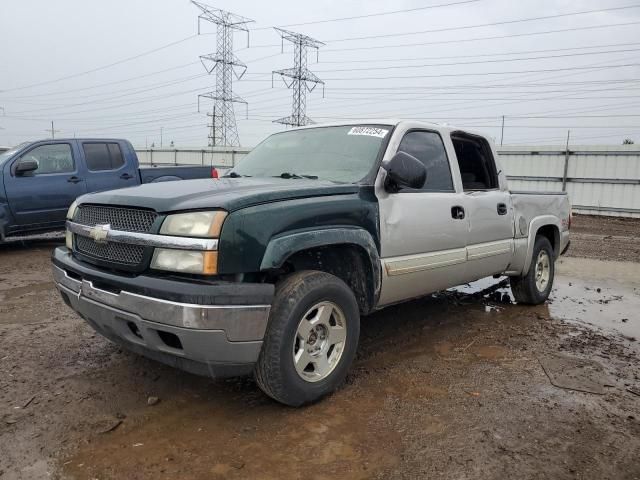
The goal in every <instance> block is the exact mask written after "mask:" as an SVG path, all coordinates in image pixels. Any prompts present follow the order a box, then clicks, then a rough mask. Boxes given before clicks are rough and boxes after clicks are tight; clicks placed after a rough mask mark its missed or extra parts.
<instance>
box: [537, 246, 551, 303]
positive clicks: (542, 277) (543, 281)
mask: <svg viewBox="0 0 640 480" xmlns="http://www.w3.org/2000/svg"><path fill="white" fill-rule="evenodd" d="M550 276H551V259H550V258H549V254H548V253H547V251H546V250H540V253H539V254H538V258H537V260H536V270H535V279H536V288H537V289H538V291H539V292H540V293H542V292H544V291H545V289H546V288H547V285H548V284H549V278H550Z"/></svg>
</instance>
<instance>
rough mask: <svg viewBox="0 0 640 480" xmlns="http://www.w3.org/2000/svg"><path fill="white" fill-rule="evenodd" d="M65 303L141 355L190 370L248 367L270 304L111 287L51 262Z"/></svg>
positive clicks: (232, 371)
mask: <svg viewBox="0 0 640 480" xmlns="http://www.w3.org/2000/svg"><path fill="white" fill-rule="evenodd" d="M53 276H54V281H55V284H56V287H57V288H58V290H59V291H60V293H61V295H62V298H63V299H64V301H65V303H67V305H69V306H70V307H71V308H72V309H73V310H75V311H76V312H77V313H78V314H79V315H80V316H82V317H83V318H84V319H85V320H86V321H87V323H89V324H90V325H91V326H92V327H93V328H94V329H95V330H96V331H97V332H98V333H100V334H101V335H103V336H105V337H107V338H108V339H110V340H112V341H113V342H115V343H118V344H120V345H122V346H123V347H125V348H127V349H129V350H132V351H134V352H136V353H139V354H141V355H144V356H147V357H150V358H152V359H155V360H158V361H161V362H163V363H166V364H169V365H171V366H174V367H177V368H181V369H183V370H187V371H190V372H192V373H196V374H200V375H206V376H213V377H222V376H231V375H241V374H247V373H250V372H251V370H252V368H253V364H254V363H255V362H256V361H257V359H258V356H259V354H260V350H261V348H262V340H263V337H264V332H265V330H266V326H267V320H268V318H269V310H270V305H268V304H261V305H197V304H190V303H180V302H174V301H169V300H165V299H162V298H156V297H150V296H145V295H140V294H138V293H133V292H129V291H126V290H116V289H114V290H113V291H109V290H106V289H103V288H99V287H98V286H96V283H97V282H94V281H91V280H88V279H85V278H82V277H81V276H80V275H77V274H76V273H75V272H73V271H72V270H69V271H67V270H65V269H64V268H61V267H59V266H58V265H55V264H54V265H53Z"/></svg>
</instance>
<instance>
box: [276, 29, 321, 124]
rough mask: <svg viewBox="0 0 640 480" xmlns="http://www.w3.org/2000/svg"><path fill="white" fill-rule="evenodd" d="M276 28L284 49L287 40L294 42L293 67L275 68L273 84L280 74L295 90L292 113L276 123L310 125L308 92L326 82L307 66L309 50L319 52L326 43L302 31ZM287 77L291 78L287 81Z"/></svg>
mask: <svg viewBox="0 0 640 480" xmlns="http://www.w3.org/2000/svg"><path fill="white" fill-rule="evenodd" d="M275 30H276V31H277V32H278V33H279V34H280V37H281V38H282V44H283V50H284V41H285V40H288V41H289V42H291V43H293V46H294V48H293V68H285V69H284V70H274V71H273V72H272V73H271V83H272V86H273V75H280V76H281V77H282V80H283V81H284V84H285V85H286V86H287V88H290V89H292V90H293V105H292V109H291V115H289V116H288V117H283V118H280V119H278V120H274V123H282V124H284V125H291V126H294V127H300V126H302V125H309V124H311V123H314V122H313V120H311V119H310V118H309V117H307V92H309V93H310V92H312V91H313V90H315V88H316V87H317V86H318V85H322V86H323V89H324V82H323V81H322V80H320V78H318V77H317V76H316V75H315V74H314V73H313V72H311V71H310V70H309V69H308V68H307V50H308V49H309V48H315V49H316V54H317V52H318V49H319V48H320V47H321V46H322V45H324V43H322V42H320V41H319V40H316V39H314V38H311V37H309V36H307V35H302V34H301V33H295V32H291V31H289V30H284V29H282V28H277V27H275ZM287 79H290V80H289V81H287ZM323 93H324V90H323Z"/></svg>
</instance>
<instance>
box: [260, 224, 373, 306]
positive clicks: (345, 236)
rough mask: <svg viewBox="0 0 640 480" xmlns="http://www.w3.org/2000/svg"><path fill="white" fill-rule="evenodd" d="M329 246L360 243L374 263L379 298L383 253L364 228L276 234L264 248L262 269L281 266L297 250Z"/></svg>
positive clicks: (336, 228) (340, 228)
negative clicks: (380, 253)
mask: <svg viewBox="0 0 640 480" xmlns="http://www.w3.org/2000/svg"><path fill="white" fill-rule="evenodd" d="M328 245H357V246H359V247H361V248H362V249H363V250H364V251H365V252H366V253H367V255H368V257H369V261H370V262H371V267H372V271H373V282H374V292H375V296H376V297H377V295H378V292H379V291H380V282H381V280H382V266H381V263H380V255H379V254H378V249H377V248H376V244H375V242H374V240H373V237H372V236H371V234H370V233H369V232H367V231H366V230H365V229H363V228H357V227H335V228H325V229H322V230H316V229H314V230H303V231H298V232H287V233H285V234H282V235H278V236H276V237H273V238H272V239H271V241H270V242H269V244H268V245H267V248H266V250H265V253H264V256H263V258H262V263H261V264H260V270H263V271H264V270H271V269H275V268H280V267H281V266H282V265H283V264H284V262H285V261H286V260H287V259H288V258H289V257H290V256H291V255H293V254H295V253H298V252H301V251H303V250H309V249H311V248H317V247H324V246H328Z"/></svg>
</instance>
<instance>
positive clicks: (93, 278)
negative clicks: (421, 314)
mask: <svg viewBox="0 0 640 480" xmlns="http://www.w3.org/2000/svg"><path fill="white" fill-rule="evenodd" d="M570 223H571V215H570V205H569V201H568V198H567V196H566V194H562V193H527V192H511V191H509V190H508V188H507V181H506V176H505V174H504V172H503V171H502V169H501V168H500V165H499V162H498V159H497V155H496V153H495V149H494V148H493V146H492V144H491V142H490V141H489V140H487V139H486V138H485V137H484V136H482V135H480V134H477V133H473V132H469V131H465V130H461V129H457V128H452V127H449V126H440V125H436V124H430V123H424V122H414V121H395V120H380V121H369V122H361V123H350V124H329V125H314V126H311V127H303V128H298V129H293V130H289V131H286V132H281V133H277V134H274V135H272V136H270V137H268V138H267V139H266V140H265V141H263V142H262V143H261V144H260V145H258V146H257V147H256V148H255V149H254V150H253V151H252V152H251V153H250V154H249V155H248V156H247V157H246V158H245V159H243V160H242V161H241V162H240V163H239V164H238V165H237V166H236V167H235V168H234V169H233V170H231V171H230V172H229V173H227V175H226V176H225V177H223V178H220V179H205V180H189V181H183V182H169V183H158V184H148V185H141V186H138V187H133V188H127V189H121V190H113V191H108V192H101V193H93V194H88V195H84V196H82V197H80V198H79V199H78V200H77V201H76V202H75V203H74V204H73V205H72V206H71V208H70V209H69V212H68V214H67V224H66V228H67V237H66V246H65V247H59V248H57V249H56V250H55V251H54V253H53V258H52V260H53V272H54V278H55V282H56V285H57V288H58V289H59V291H60V293H61V295H62V298H63V299H64V301H65V302H66V303H67V304H68V305H69V306H70V307H71V308H73V309H74V310H75V311H76V312H78V313H79V314H80V315H81V316H82V317H83V318H84V319H85V320H86V321H87V322H88V323H89V324H90V325H91V326H92V327H93V328H94V329H95V330H96V331H97V332H99V333H100V334H102V335H104V336H105V337H107V338H108V339H110V340H112V341H113V342H115V343H117V344H120V345H122V346H124V347H125V348H128V349H130V350H132V351H134V352H137V353H139V354H142V355H145V356H147V357H150V358H152V359H155V360H158V361H160V362H164V363H166V364H169V365H172V366H174V367H177V368H181V369H184V370H187V371H189V372H193V373H196V374H200V375H206V376H212V377H221V376H231V375H247V374H253V375H254V376H255V378H256V381H257V383H258V385H259V386H260V387H261V388H262V390H263V391H264V392H265V393H266V394H268V395H269V396H271V397H273V398H274V399H276V400H278V401H279V402H282V403H284V404H287V405H295V406H297V405H302V404H305V403H309V402H312V401H314V400H317V399H319V398H321V397H322V396H324V395H326V394H328V393H329V392H331V391H333V390H334V389H336V387H338V386H339V385H340V383H341V382H342V381H343V380H344V378H345V376H346V374H347V371H348V369H349V367H350V365H351V363H352V361H353V359H354V357H355V355H356V349H357V346H358V337H359V333H360V319H361V317H362V316H366V315H368V314H370V313H372V312H374V311H376V310H378V309H381V308H383V307H385V306H388V305H391V304H394V303H398V302H402V301H405V300H409V299H412V298H416V297H420V296H424V295H427V294H430V293H432V292H435V291H439V290H443V289H446V288H449V287H453V286H456V285H460V284H464V283H467V282H471V281H474V280H477V279H480V278H483V277H488V276H491V275H507V276H509V277H510V279H511V285H512V291H513V294H514V297H515V299H516V300H517V301H518V302H521V303H528V304H539V303H542V302H544V301H545V300H546V299H547V297H548V295H549V292H550V291H551V288H552V285H553V278H554V262H555V260H556V259H557V258H558V257H559V255H560V254H561V253H564V251H565V250H566V249H567V248H568V244H569V228H570Z"/></svg>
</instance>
